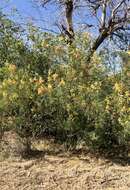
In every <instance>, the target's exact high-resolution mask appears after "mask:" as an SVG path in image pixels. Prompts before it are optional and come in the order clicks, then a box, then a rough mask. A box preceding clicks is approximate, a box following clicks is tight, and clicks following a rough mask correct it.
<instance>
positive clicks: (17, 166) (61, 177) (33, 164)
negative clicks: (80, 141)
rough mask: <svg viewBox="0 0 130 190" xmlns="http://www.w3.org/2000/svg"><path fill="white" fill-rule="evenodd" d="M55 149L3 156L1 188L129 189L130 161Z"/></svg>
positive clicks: (6, 189) (38, 189) (60, 189)
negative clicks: (26, 154)
mask: <svg viewBox="0 0 130 190" xmlns="http://www.w3.org/2000/svg"><path fill="white" fill-rule="evenodd" d="M55 148H56V147H55ZM55 148H54V147H53V148H52V149H50V148H49V149H48V147H46V149H44V151H43V152H42V151H39V152H34V155H32V156H31V157H30V158H29V157H28V158H24V159H23V158H19V157H14V158H12V157H11V158H6V159H1V161H0V190H130V163H129V162H130V161H129V160H123V159H119V158H115V159H113V160H110V159H105V158H101V157H97V158H95V156H93V155H92V154H90V153H82V152H80V153H76V154H74V153H73V154H72V153H66V152H64V151H61V150H59V152H56V150H55ZM40 149H42V146H40V148H39V150H40Z"/></svg>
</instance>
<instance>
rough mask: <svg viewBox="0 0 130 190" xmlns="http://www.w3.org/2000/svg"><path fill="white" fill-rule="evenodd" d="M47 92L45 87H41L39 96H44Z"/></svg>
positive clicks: (38, 91)
mask: <svg viewBox="0 0 130 190" xmlns="http://www.w3.org/2000/svg"><path fill="white" fill-rule="evenodd" d="M46 92H47V89H46V88H45V87H43V86H41V87H39V88H38V89H37V93H38V95H43V94H45V93H46Z"/></svg>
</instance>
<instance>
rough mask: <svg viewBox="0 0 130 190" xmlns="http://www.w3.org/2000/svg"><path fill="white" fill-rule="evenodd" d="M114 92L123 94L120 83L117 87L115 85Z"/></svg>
mask: <svg viewBox="0 0 130 190" xmlns="http://www.w3.org/2000/svg"><path fill="white" fill-rule="evenodd" d="M114 90H115V91H116V92H121V91H122V85H121V84H120V83H117V82H116V83H115V85H114Z"/></svg>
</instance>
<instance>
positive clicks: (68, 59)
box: [0, 32, 130, 150]
mask: <svg viewBox="0 0 130 190" xmlns="http://www.w3.org/2000/svg"><path fill="white" fill-rule="evenodd" d="M38 36H40V35H39V33H35V32H32V33H31V32H30V36H29V37H30V39H31V45H32V46H31V48H30V49H29V51H27V54H26V56H27V57H26V58H27V59H25V60H26V61H27V62H26V61H25V63H24V65H22V64H16V65H15V64H13V63H12V61H11V63H7V61H6V62H5V64H4V65H3V66H2V67H1V68H0V119H1V129H2V130H1V131H3V130H7V129H8V130H9V129H14V130H15V131H16V132H17V133H18V134H19V135H20V136H21V137H24V138H30V137H37V138H38V137H39V136H40V135H48V134H49V135H53V136H54V137H55V138H56V139H57V140H59V141H62V142H64V143H65V144H66V146H67V147H69V146H72V147H75V146H76V145H77V144H78V143H79V142H82V141H84V142H86V144H87V145H89V146H94V147H96V148H103V149H109V150H110V149H111V148H113V147H117V146H120V145H123V146H125V145H126V144H127V141H128V139H129V135H130V108H129V106H130V89H129V86H128V84H127V83H126V82H125V80H121V77H120V71H119V73H117V74H116V75H115V76H114V75H110V74H109V75H108V73H107V71H106V68H105V65H104V64H103V63H102V60H101V58H100V57H99V56H98V55H96V54H95V55H94V56H93V58H92V60H91V63H90V65H91V66H90V67H89V65H86V62H85V60H86V56H87V53H88V52H87V51H86V49H87V47H88V45H89V36H88V34H87V33H85V34H83V35H82V36H81V35H80V34H77V36H76V40H75V43H74V44H73V45H71V46H67V45H65V42H64V39H63V38H62V37H61V36H59V37H56V36H52V35H47V34H42V35H41V37H39V38H38ZM29 52H30V53H29ZM8 62H9V61H8ZM125 72H126V70H125ZM123 76H125V74H124V73H123Z"/></svg>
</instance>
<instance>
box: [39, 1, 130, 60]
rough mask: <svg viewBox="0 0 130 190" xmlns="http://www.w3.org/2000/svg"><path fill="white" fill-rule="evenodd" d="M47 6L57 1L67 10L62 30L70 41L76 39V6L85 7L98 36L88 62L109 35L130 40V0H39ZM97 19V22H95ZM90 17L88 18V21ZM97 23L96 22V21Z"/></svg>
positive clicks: (93, 43)
mask: <svg viewBox="0 0 130 190" xmlns="http://www.w3.org/2000/svg"><path fill="white" fill-rule="evenodd" d="M38 1H40V2H41V3H42V5H43V6H45V5H46V4H48V3H50V2H51V3H55V4H58V5H60V7H61V6H62V7H63V8H64V10H65V17H66V23H67V25H66V26H64V25H62V31H63V32H64V34H65V35H66V36H67V37H68V38H69V42H70V43H72V42H73V40H74V27H73V23H74V22H75V20H74V19H73V14H74V11H75V9H76V8H78V9H80V8H81V7H84V8H85V9H84V11H86V12H87V15H89V23H90V22H92V23H91V24H87V26H91V27H93V26H94V27H96V28H97V32H96V34H97V37H96V39H95V40H94V41H93V42H92V44H91V46H90V49H89V51H88V55H87V60H86V61H87V62H89V61H90V59H91V57H92V56H93V54H94V52H95V51H96V50H97V49H98V48H99V46H100V45H101V44H102V43H103V42H104V40H105V39H107V38H108V37H111V38H114V36H116V37H119V38H120V39H125V40H128V37H130V32H129V31H130V0H38ZM90 17H91V18H90ZM93 20H96V24H93V22H94V21H93ZM87 22H88V17H87V18H86V23H87ZM94 23H95V22H94Z"/></svg>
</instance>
